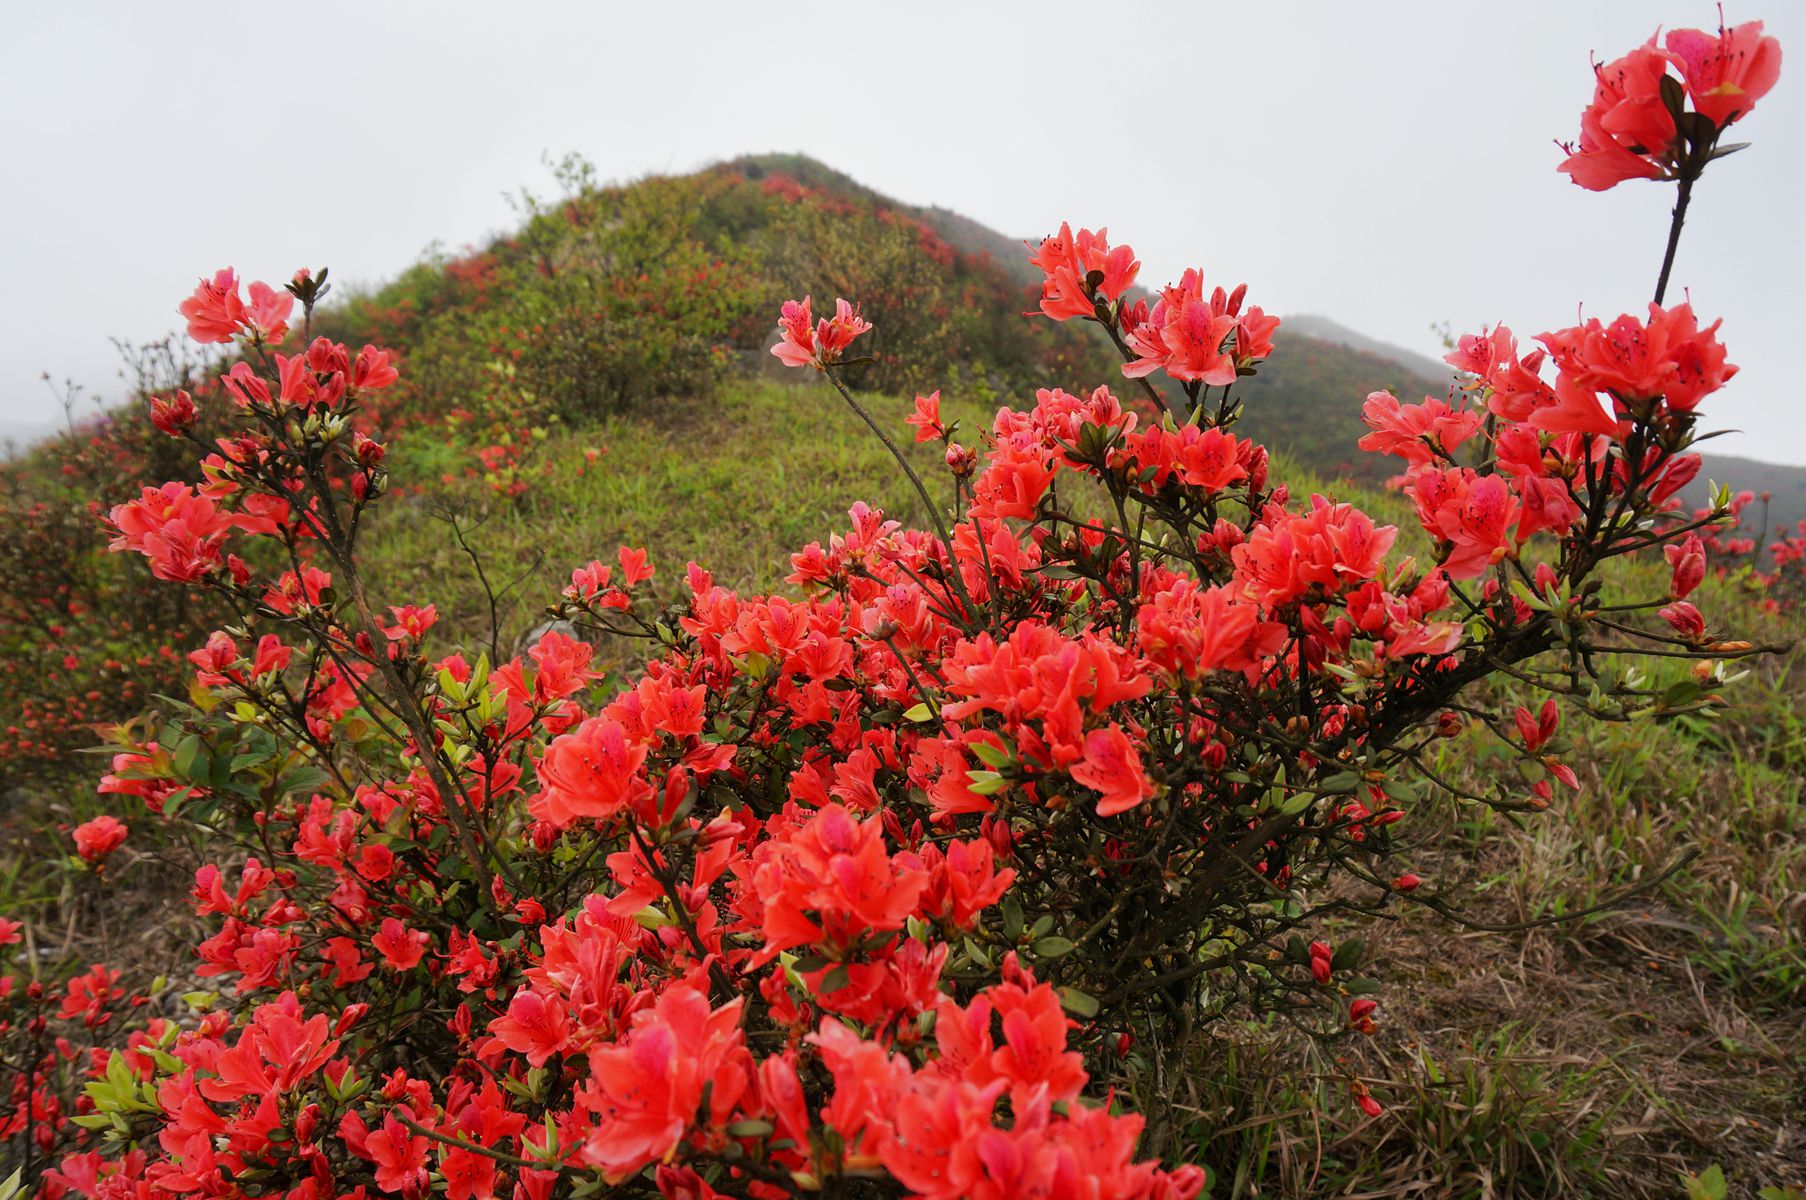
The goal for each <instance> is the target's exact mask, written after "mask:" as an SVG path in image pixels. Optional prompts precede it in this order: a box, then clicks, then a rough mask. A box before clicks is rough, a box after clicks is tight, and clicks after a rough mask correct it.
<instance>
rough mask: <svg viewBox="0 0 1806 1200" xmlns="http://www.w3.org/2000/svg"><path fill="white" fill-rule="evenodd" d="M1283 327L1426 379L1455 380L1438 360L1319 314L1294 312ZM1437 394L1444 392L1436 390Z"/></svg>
mask: <svg viewBox="0 0 1806 1200" xmlns="http://www.w3.org/2000/svg"><path fill="white" fill-rule="evenodd" d="M1284 328H1285V329H1286V330H1287V331H1288V332H1290V333H1293V334H1303V335H1304V336H1305V337H1308V338H1315V339H1316V340H1317V341H1320V342H1329V343H1330V344H1332V345H1336V346H1347V347H1348V348H1349V349H1351V350H1360V351H1363V352H1365V353H1367V354H1371V355H1373V356H1374V357H1376V358H1384V359H1389V360H1391V361H1392V362H1395V363H1397V364H1399V365H1400V366H1401V367H1404V368H1405V369H1407V370H1409V371H1411V372H1413V373H1414V374H1417V375H1420V376H1422V377H1423V378H1425V379H1433V380H1441V381H1444V387H1445V388H1446V381H1447V380H1449V379H1452V378H1453V377H1454V374H1455V372H1454V370H1453V369H1452V368H1451V367H1450V366H1449V365H1448V364H1447V363H1445V362H1443V361H1442V360H1441V359H1439V358H1431V357H1430V356H1429V355H1427V354H1417V353H1414V352H1412V351H1410V350H1406V349H1405V348H1403V347H1402V346H1394V345H1392V344H1391V343H1389V342H1382V341H1380V340H1379V339H1378V338H1372V337H1368V336H1367V335H1366V334H1364V333H1356V332H1355V331H1354V330H1352V329H1350V328H1349V327H1348V326H1346V325H1341V324H1338V323H1337V322H1335V321H1332V320H1331V319H1330V318H1328V317H1325V316H1319V315H1318V314H1316V313H1295V314H1293V315H1292V316H1289V317H1287V318H1286V319H1285V325H1284ZM1437 390H1438V391H1440V390H1443V389H1437Z"/></svg>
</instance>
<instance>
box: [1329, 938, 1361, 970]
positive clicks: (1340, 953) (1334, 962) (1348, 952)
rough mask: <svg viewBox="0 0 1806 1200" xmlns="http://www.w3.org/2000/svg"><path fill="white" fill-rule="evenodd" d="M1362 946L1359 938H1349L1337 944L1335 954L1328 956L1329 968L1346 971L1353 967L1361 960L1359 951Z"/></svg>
mask: <svg viewBox="0 0 1806 1200" xmlns="http://www.w3.org/2000/svg"><path fill="white" fill-rule="evenodd" d="M1364 948H1365V947H1364V946H1363V945H1362V943H1361V939H1360V938H1349V939H1348V940H1347V941H1346V942H1343V943H1342V944H1341V945H1340V946H1337V947H1336V952H1335V954H1334V955H1332V956H1331V957H1330V960H1329V967H1330V970H1332V971H1346V970H1349V969H1350V968H1352V967H1354V966H1355V965H1357V964H1358V963H1359V962H1360V961H1361V951H1362V950H1363V949H1364Z"/></svg>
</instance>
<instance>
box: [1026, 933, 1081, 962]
mask: <svg viewBox="0 0 1806 1200" xmlns="http://www.w3.org/2000/svg"><path fill="white" fill-rule="evenodd" d="M1077 948H1078V947H1077V946H1075V945H1073V943H1072V941H1071V940H1070V939H1068V938H1063V937H1044V938H1042V939H1040V940H1039V941H1037V942H1036V943H1035V947H1034V949H1035V957H1036V958H1064V957H1065V956H1066V955H1068V954H1071V953H1072V952H1073V951H1074V950H1076V949H1077Z"/></svg>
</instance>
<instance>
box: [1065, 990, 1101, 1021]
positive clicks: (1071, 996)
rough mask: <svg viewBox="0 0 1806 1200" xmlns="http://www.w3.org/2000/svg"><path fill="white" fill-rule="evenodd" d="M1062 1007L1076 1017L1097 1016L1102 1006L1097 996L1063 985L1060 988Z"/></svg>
mask: <svg viewBox="0 0 1806 1200" xmlns="http://www.w3.org/2000/svg"><path fill="white" fill-rule="evenodd" d="M1060 1007H1061V1008H1064V1009H1065V1010H1066V1011H1067V1012H1069V1013H1071V1014H1072V1015H1073V1016H1075V1017H1095V1016H1097V1012H1098V1008H1099V1007H1100V1006H1099V1005H1098V1002H1097V998H1096V997H1095V996H1091V995H1089V994H1087V993H1085V992H1081V991H1079V989H1077V988H1072V987H1063V988H1061V989H1060Z"/></svg>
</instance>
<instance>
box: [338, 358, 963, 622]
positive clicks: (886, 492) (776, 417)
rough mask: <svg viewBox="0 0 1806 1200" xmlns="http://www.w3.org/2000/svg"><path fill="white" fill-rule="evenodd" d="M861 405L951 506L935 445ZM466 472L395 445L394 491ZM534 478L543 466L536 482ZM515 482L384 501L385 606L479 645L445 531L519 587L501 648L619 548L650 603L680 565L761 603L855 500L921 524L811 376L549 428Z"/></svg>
mask: <svg viewBox="0 0 1806 1200" xmlns="http://www.w3.org/2000/svg"><path fill="white" fill-rule="evenodd" d="M862 402H863V403H865V404H866V405H867V406H868V407H869V409H870V410H871V411H872V413H873V416H874V417H875V419H877V420H878V421H879V422H880V424H882V425H883V426H884V427H885V428H886V429H887V430H889V431H894V432H893V434H892V436H893V437H896V438H898V439H899V440H900V441H902V442H903V443H904V445H905V447H906V449H907V451H908V452H909V453H910V454H911V456H912V458H913V461H914V462H915V463H916V467H917V470H918V471H919V472H921V474H922V475H923V477H924V479H925V480H926V481H927V483H928V485H929V488H930V493H931V494H932V495H935V496H936V498H937V499H941V498H946V499H948V500H949V501H950V499H951V495H952V486H951V481H950V480H949V479H948V477H947V474H946V469H945V467H944V466H942V465H941V464H940V462H939V453H938V450H939V448H938V446H922V447H915V446H913V445H909V444H908V442H907V437H906V435H908V434H909V433H911V432H912V431H911V430H910V429H909V427H908V426H906V425H904V424H903V417H904V416H905V415H906V414H907V413H908V411H909V406H908V403H907V402H906V401H899V400H897V399H895V398H892V397H882V396H866V397H864V398H863V400H862ZM943 415H944V417H945V418H946V419H948V420H952V419H954V418H955V417H959V418H962V419H963V422H964V424H963V426H962V429H963V430H969V431H971V435H972V437H975V435H976V432H977V429H978V428H979V427H980V426H982V425H983V424H984V423H986V422H988V420H989V418H990V415H991V414H990V413H988V412H986V411H984V410H982V409H981V408H980V407H979V406H978V405H977V404H975V403H969V402H968V403H962V402H961V401H959V400H957V399H952V398H949V399H948V400H946V401H945V402H944V405H943ZM972 437H968V439H967V440H968V442H969V441H971V440H972ZM593 449H600V450H602V451H603V453H602V454H601V455H600V457H598V458H597V459H596V460H595V461H593V462H590V461H588V460H587V459H586V455H585V451H587V450H593ZM469 461H471V460H470V458H469V456H468V455H457V454H454V453H449V452H447V451H445V450H444V449H443V448H442V447H440V446H439V445H437V444H434V445H431V446H428V447H425V448H418V449H417V448H412V447H408V446H407V445H406V443H405V441H404V442H403V444H402V447H401V449H400V452H399V455H398V462H397V466H396V477H397V479H398V480H400V481H402V482H404V483H405V482H406V481H407V480H408V479H409V478H410V477H412V478H419V477H420V476H421V474H427V475H428V477H431V475H437V474H440V473H442V472H444V471H446V470H450V469H452V467H453V464H454V463H457V464H458V465H459V468H460V469H461V466H462V464H463V463H465V462H469ZM542 464H550V470H549V471H546V472H545V473H544V474H541V472H542V470H543V469H544V468H543V466H542ZM524 474H525V476H526V477H527V478H528V479H529V480H530V483H529V487H528V490H527V491H526V492H525V494H523V495H521V496H518V497H509V496H506V495H501V494H497V493H496V492H495V491H494V490H493V489H492V488H490V487H489V486H488V485H487V484H486V483H484V482H483V481H481V480H468V479H460V480H459V481H457V482H456V483H454V484H451V485H449V486H446V487H443V488H435V489H434V494H433V495H432V497H431V499H427V498H422V497H415V496H403V497H399V498H397V499H395V500H394V501H393V502H391V503H390V504H389V505H388V509H389V511H388V512H387V513H385V514H384V516H383V517H382V518H381V520H380V522H379V523H378V524H377V526H376V527H375V531H374V536H373V539H372V542H371V545H370V548H369V549H370V575H371V578H372V579H373V581H374V583H373V587H374V590H375V591H376V593H377V594H378V595H379V596H380V597H381V598H382V602H383V603H397V604H399V603H403V602H405V601H410V600H411V601H416V602H420V603H425V602H427V601H429V600H430V601H433V602H435V603H437V604H438V605H439V607H440V611H441V613H442V620H444V621H446V622H447V627H448V632H450V633H451V634H452V635H453V636H459V637H464V638H468V639H481V638H486V637H487V636H488V625H489V614H488V603H487V598H486V596H485V594H484V592H483V589H482V587H481V585H480V584H479V583H478V581H477V579H476V577H475V573H474V571H473V570H472V567H471V560H470V557H469V556H468V555H467V554H466V552H465V551H464V550H463V549H462V548H461V547H460V546H459V545H458V543H457V540H456V539H455V538H454V536H453V533H452V527H451V524H450V521H451V520H453V519H455V520H457V521H458V522H459V524H460V525H461V526H462V527H463V528H464V529H465V530H466V531H467V533H466V541H467V542H468V543H469V545H470V547H471V549H473V550H475V551H476V553H477V554H478V555H479V556H480V558H481V559H482V562H483V566H484V571H485V572H486V573H487V574H488V576H489V577H490V579H491V582H492V583H494V584H496V585H497V586H498V587H500V586H501V585H502V584H504V583H507V582H509V581H515V580H519V583H518V586H517V587H516V588H515V590H514V592H513V593H512V595H513V596H514V597H515V598H516V599H517V601H518V602H517V603H516V604H515V605H514V606H513V608H512V610H511V611H510V613H509V615H508V617H507V619H506V621H505V622H504V641H505V642H510V639H513V638H517V637H518V636H519V634H520V633H521V632H522V631H524V630H526V629H529V628H531V627H532V626H533V625H534V624H536V623H537V622H538V620H539V619H540V616H539V614H540V611H541V609H542V608H543V606H544V605H545V604H548V603H550V602H552V601H554V600H555V599H556V598H557V595H558V592H559V591H560V589H561V588H562V587H563V586H564V585H565V584H566V583H567V582H569V578H570V571H571V569H572V568H573V567H576V566H581V565H582V564H584V563H586V562H588V561H590V560H591V559H595V558H599V559H602V560H603V561H604V562H610V561H612V560H613V558H614V553H615V549H616V547H617V546H620V545H622V544H628V545H635V546H644V547H646V548H648V549H649V550H650V551H651V553H652V560H653V564H654V565H655V567H656V568H657V569H658V576H657V578H656V579H655V580H654V583H653V589H654V591H655V593H657V594H659V595H661V596H666V597H670V596H675V595H677V594H678V593H679V591H680V589H681V588H682V586H683V583H682V581H683V568H684V565H685V564H686V563H687V562H690V561H695V562H697V563H699V564H701V565H702V566H704V567H705V568H707V569H709V570H710V571H712V572H713V573H714V575H715V578H716V579H717V581H718V582H720V583H723V584H725V585H728V586H733V587H741V588H757V589H762V590H764V589H772V588H780V587H782V586H783V583H782V581H783V578H784V576H786V575H788V574H789V573H790V568H789V562H790V555H791V554H793V553H795V552H796V551H798V550H801V549H802V548H803V547H804V546H805V545H807V544H808V543H809V542H812V541H818V540H819V541H824V542H825V541H826V540H827V539H828V537H829V536H831V535H832V534H834V533H837V532H841V531H843V530H845V529H847V528H848V527H849V525H850V521H849V519H848V517H847V510H848V509H849V508H850V507H852V505H853V504H854V503H856V502H858V501H861V500H863V501H865V502H866V503H868V504H871V505H874V506H876V507H878V508H881V509H883V510H884V511H885V512H886V513H887V514H889V515H892V516H894V517H896V518H897V519H899V520H903V521H905V522H906V523H910V524H919V523H922V522H924V521H925V514H923V513H921V512H920V511H919V510H920V509H921V504H920V501H919V500H917V498H916V496H915V493H914V491H913V490H912V489H911V488H910V486H909V483H908V481H907V479H905V477H904V475H903V473H902V471H901V470H900V469H899V468H898V466H897V464H896V462H895V461H894V460H893V459H892V458H891V456H890V454H889V452H888V451H887V450H886V449H885V448H884V446H883V445H882V444H881V443H880V442H879V441H878V440H877V439H876V438H875V437H873V436H872V435H871V433H870V432H869V431H868V430H867V429H866V428H865V427H864V425H863V424H862V423H861V422H860V421H859V419H858V417H857V416H855V415H854V414H853V413H852V412H851V411H850V410H849V409H848V408H847V406H846V405H845V403H844V402H843V401H842V400H841V399H840V397H839V396H838V395H836V394H835V392H834V391H833V389H832V388H831V387H829V386H828V385H827V383H826V382H825V381H821V380H820V379H819V378H817V377H814V376H810V377H809V379H808V381H807V382H806V383H803V384H789V383H776V382H758V381H748V382H744V383H741V384H738V385H735V386H730V387H726V388H723V389H722V390H721V392H720V394H719V396H718V397H717V398H716V399H714V400H712V401H710V402H708V403H706V404H698V405H695V406H693V407H691V408H688V409H682V408H677V407H671V408H667V409H665V410H663V411H660V412H657V413H651V414H644V415H634V416H619V417H610V418H608V419H606V420H604V421H603V422H602V423H600V424H599V425H596V426H593V427H590V428H586V429H583V430H580V431H569V430H553V431H551V432H549V433H548V434H547V435H546V436H545V437H544V438H543V439H542V440H539V441H536V442H535V443H534V444H533V448H532V450H531V451H530V453H529V454H528V455H527V456H526V457H525V458H524ZM510 644H511V642H510Z"/></svg>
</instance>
